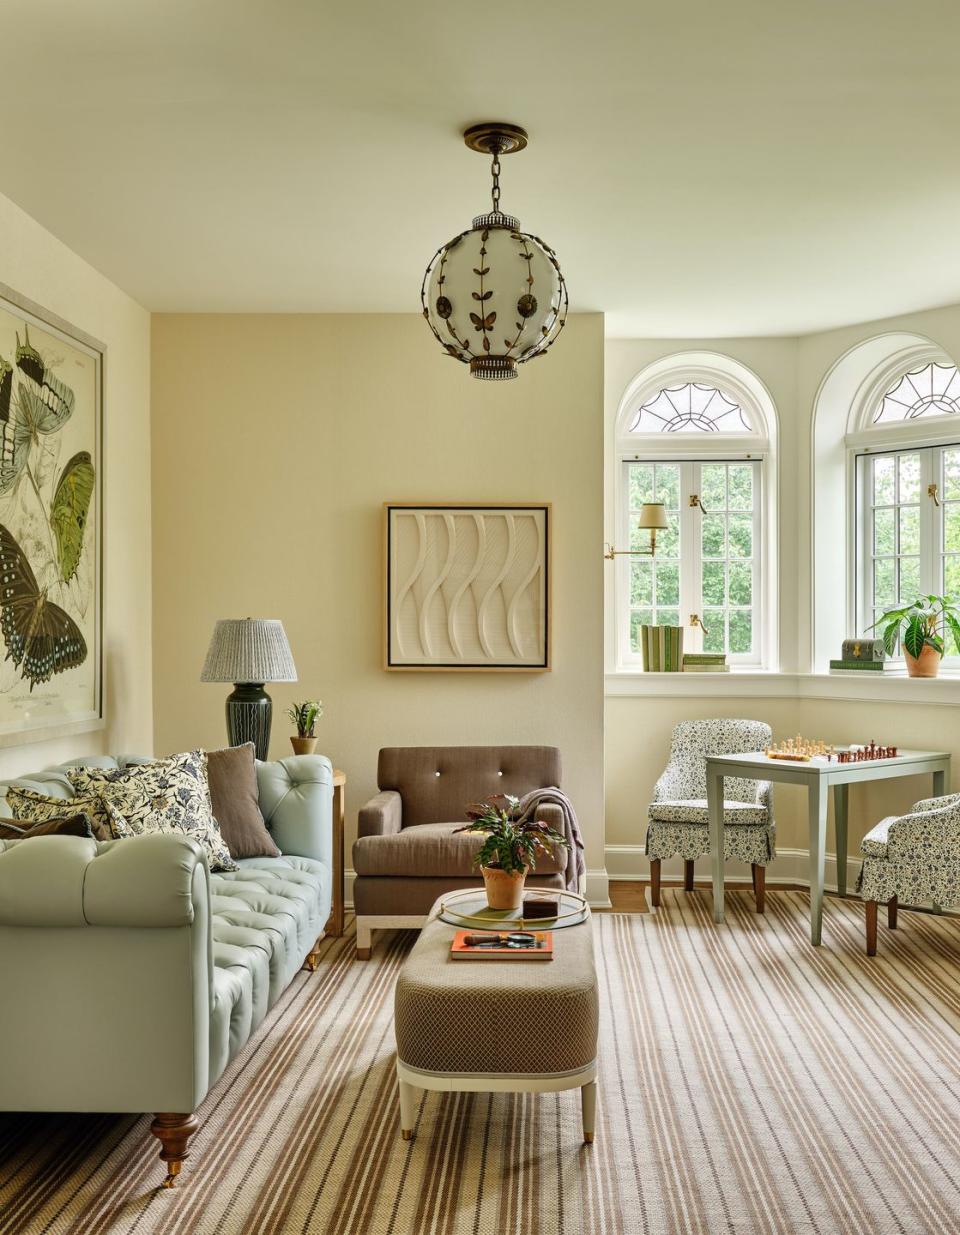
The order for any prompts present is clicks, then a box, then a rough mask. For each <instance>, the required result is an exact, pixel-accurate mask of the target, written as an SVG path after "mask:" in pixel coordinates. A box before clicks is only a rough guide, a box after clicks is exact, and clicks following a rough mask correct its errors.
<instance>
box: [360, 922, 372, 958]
mask: <svg viewBox="0 0 960 1235" xmlns="http://www.w3.org/2000/svg"><path fill="white" fill-rule="evenodd" d="M372 947H373V931H372V930H371V929H370V927H369V926H367V924H366V923H365V922H360V921H358V922H357V960H358V961H368V960H369V959H370V949H371V948H372Z"/></svg>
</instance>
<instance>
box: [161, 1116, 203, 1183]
mask: <svg viewBox="0 0 960 1235" xmlns="http://www.w3.org/2000/svg"><path fill="white" fill-rule="evenodd" d="M199 1127H200V1121H199V1119H197V1117H196V1115H176V1114H171V1113H169V1112H161V1113H160V1114H158V1115H157V1116H156V1118H155V1119H154V1121H153V1123H152V1124H151V1125H150V1131H151V1132H152V1133H153V1135H154V1136H155V1137H156V1138H157V1140H158V1141H159V1142H160V1146H161V1149H160V1160H161V1162H165V1163H166V1164H167V1176H166V1179H164V1181H163V1183H162V1184H161V1185H160V1186H161V1187H162V1188H172V1187H173V1186H174V1184H175V1183H176V1182H177V1176H178V1175H179V1174H180V1168H181V1166H183V1160H184V1158H186V1157H187V1154H188V1150H187V1143H188V1141H189V1140H190V1138H191V1136H193V1134H194V1132H196V1130H197V1129H198V1128H199Z"/></svg>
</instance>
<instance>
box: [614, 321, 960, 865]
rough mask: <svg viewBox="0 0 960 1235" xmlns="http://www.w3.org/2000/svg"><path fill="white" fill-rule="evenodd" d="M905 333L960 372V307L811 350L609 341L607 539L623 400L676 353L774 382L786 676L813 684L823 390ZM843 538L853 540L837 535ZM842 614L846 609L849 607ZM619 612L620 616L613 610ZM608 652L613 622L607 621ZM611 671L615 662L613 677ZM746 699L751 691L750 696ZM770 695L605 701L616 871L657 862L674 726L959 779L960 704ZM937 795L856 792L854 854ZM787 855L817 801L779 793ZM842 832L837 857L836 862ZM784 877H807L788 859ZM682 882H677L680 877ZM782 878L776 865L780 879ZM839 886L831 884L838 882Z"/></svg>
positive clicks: (862, 330)
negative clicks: (658, 788)
mask: <svg viewBox="0 0 960 1235" xmlns="http://www.w3.org/2000/svg"><path fill="white" fill-rule="evenodd" d="M894 330H908V331H915V332H916V333H918V334H920V335H925V336H927V337H929V338H930V339H932V340H933V341H934V342H936V343H939V344H940V345H941V346H942V347H943V348H944V349H945V350H946V351H947V353H948V354H949V355H951V356H953V357H954V359H956V360H958V361H960V307H958V306H953V307H949V308H945V309H935V310H930V311H928V312H924V313H916V314H911V315H908V316H904V317H898V318H895V319H885V320H883V321H876V322H867V323H863V324H861V325H858V326H853V327H848V328H845V329H843V330H835V331H830V332H826V333H823V334H816V335H809V336H806V337H804V338H801V339H727V340H710V341H704V340H679V341H676V340H674V341H662V340H609V341H608V343H607V349H606V366H605V408H606V453H607V528H608V535H609V528H610V526H611V519H612V502H611V496H610V494H611V490H612V484H611V468H612V457H613V437H612V434H613V424H614V419H615V417H616V412H617V406H618V404H619V400H620V397H621V395H622V393H623V390H624V389H625V387H626V386H627V384H628V383H629V381H630V380H631V378H632V377H634V376H635V374H636V373H637V372H638V371H639V370H640V369H642V368H643V367H645V366H646V365H647V364H649V363H650V362H651V361H653V360H655V359H657V358H658V357H660V356H663V355H669V354H671V353H674V352H681V351H689V350H692V349H696V350H701V349H702V350H714V351H718V352H721V353H724V354H726V355H729V356H732V357H734V358H735V359H737V360H739V361H741V362H742V363H744V364H746V365H747V366H749V367H750V368H751V369H753V371H754V372H755V373H756V374H757V375H758V376H759V377H760V378H761V379H762V380H763V381H764V383H765V384H766V386H767V388H768V389H769V391H770V393H771V394H772V396H773V399H774V402H775V403H776V405H777V409H778V412H779V417H780V429H781V444H782V445H781V452H780V466H779V478H780V485H781V502H780V615H781V630H780V635H781V668H782V669H783V670H785V671H786V672H787V673H788V674H793V673H797V672H799V673H801V674H803V673H806V672H808V671H809V666H810V663H811V643H810V638H811V635H810V631H811V601H810V596H811V580H812V577H813V575H812V570H813V565H812V562H811V547H810V535H809V528H810V509H811V493H812V487H813V478H812V476H811V468H810V459H811V440H812V424H813V409H814V405H815V401H816V395H817V391H818V389H819V387H820V385H821V383H822V381H823V380H824V378H825V376H826V375H827V373H828V372H829V371H830V368H831V367H832V366H833V365H834V364H835V363H836V361H837V360H838V359H839V358H840V357H842V356H843V355H844V354H845V352H847V351H848V350H849V349H850V348H851V347H853V346H855V345H856V344H858V343H860V342H862V341H863V340H865V339H869V338H871V337H873V336H876V335H879V334H882V333H886V332H888V331H894ZM838 534H839V535H843V530H842V529H838ZM838 603H842V599H841V600H839V601H838ZM608 609H609V606H608ZM605 629H606V631H607V636H608V643H609V634H610V631H611V614H610V612H609V611H608V613H607V618H606V622H605ZM610 667H612V666H611V665H610V662H609V660H608V668H610ZM795 681H796V679H791V678H785V679H784V685H783V693H784V695H785V696H795V694H796V690H795ZM741 690H742V688H741ZM769 695H770V688H768V689H766V690H765V691H764V694H763V695H760V694H759V693H758V694H757V696H756V697H755V698H750V697H739V698H723V697H722V696H719V695H717V694H716V693H714V691H713V690H711V692H710V694H708V695H704V696H701V697H686V698H645V697H622V696H618V697H613V696H608V697H607V699H606V701H605V717H606V725H605V757H606V774H605V783H606V824H607V835H606V845H607V865H608V868H609V869H610V872H611V874H613V875H616V874H620V875H629V874H634V875H636V874H643V873H645V871H646V861H645V859H644V858H643V856H642V854H641V852H640V850H639V848H635V847H637V846H641V845H642V843H643V835H644V830H645V829H644V814H645V812H644V808H645V804H646V802H647V801H648V800H649V796H650V791H651V789H652V786H653V783H654V781H655V780H656V778H657V776H658V775H659V773H660V771H661V770H662V768H663V765H664V763H665V761H666V758H667V753H668V750H669V743H670V732H671V730H672V728H673V725H674V724H675V723H676V722H677V721H679V720H683V719H689V718H695V717H706V716H750V717H754V718H756V719H759V720H766V721H767V722H768V723H769V724H771V725H772V726H773V728H774V731H775V733H777V734H779V735H781V736H785V735H788V734H792V733H796V732H798V731H799V732H802V733H804V734H807V735H810V736H817V737H821V736H822V737H824V738H825V739H826V740H827V741H857V740H862V739H869V738H871V737H874V738H876V739H877V740H879V741H889V742H893V743H896V744H897V745H900V746H912V747H914V748H928V749H938V750H939V749H946V750H949V751H950V752H951V754H952V755H953V757H954V760H955V761H956V765H955V766H956V770H955V773H954V779H955V781H956V779H957V778H958V777H960V724H958V716H957V709H956V708H955V707H953V706H951V705H948V704H947V705H930V704H924V703H914V702H905V703H901V702H898V703H880V704H878V703H867V702H855V701H837V700H827V699H815V698H803V699H799V698H796V697H784V698H772V697H769ZM929 792H930V785H929V783H928V782H927V781H926V780H924V779H917V778H914V779H911V780H905V781H898V782H891V781H887V782H884V783H883V785H882V786H880V787H875V788H872V789H871V788H869V787H864V788H855V789H854V790H852V791H851V795H850V848H851V852H852V853H853V854H856V849H857V846H858V844H859V841H860V838H861V837H862V835H863V833H864V832H865V831H866V830H867V829H868V828H869V827H871V826H872V825H873V824H874V823H875V822H876V821H877V820H878V819H880V818H881V817H882V816H883V815H885V814H889V813H890V812H891V811H897V810H901V809H904V808H906V807H907V806H909V805H910V803H911V802H913V801H915V800H916V799H917V798H919V797H922V796H927V795H928V794H929ZM776 814H777V823H778V846H779V847H780V848H781V849H782V850H806V848H807V822H806V800H805V796H804V795H803V793H802V792H801V791H799V790H796V789H794V788H792V787H787V786H780V787H778V788H777V790H776ZM832 849H833V843H832V833H831V834H830V836H829V837H828V850H830V851H832ZM779 869H780V873H783V871H784V870H786V871H789V872H791V873H792V872H794V871H795V870H797V869H801V870H802V863H799V865H798V863H797V862H793V864H792V865H791V862H790V859H789V855H787V856H786V857H785V858H784V860H783V861H781V863H780V868H779ZM670 873H675V872H670ZM770 874H771V876H772V877H774V878H776V877H777V874H778V869H777V867H776V866H775V867H774V868H772V870H771V872H770ZM828 878H829V874H828Z"/></svg>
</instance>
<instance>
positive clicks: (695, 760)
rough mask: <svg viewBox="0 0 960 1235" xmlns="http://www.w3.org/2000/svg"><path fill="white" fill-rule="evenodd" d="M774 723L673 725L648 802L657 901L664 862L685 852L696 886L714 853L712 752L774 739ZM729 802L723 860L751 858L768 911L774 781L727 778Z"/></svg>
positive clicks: (743, 749) (741, 750)
mask: <svg viewBox="0 0 960 1235" xmlns="http://www.w3.org/2000/svg"><path fill="white" fill-rule="evenodd" d="M772 736H773V734H772V732H771V730H770V726H769V725H765V724H763V723H762V721H758V720H684V721H681V722H680V724H679V725H677V726H676V728H675V729H674V731H673V740H672V742H671V744H670V762H669V763H668V764H667V767H666V770H665V771H664V773H663V775H662V776H661V777H660V779H659V780H658V781H657V783H656V785H655V787H654V790H653V801H652V802H651V803H650V806H649V808H648V819H649V822H648V825H647V857H648V858H649V859H650V900H651V902H652V903H653V905H654V906H655V907H656V906H657V905H659V904H660V863H661V862H662V861H663V859H664V858H675V857H680V858H683V862H684V879H683V886H684V888H685V889H686V890H687V891H688V892H689V891H691V890H692V889H693V863H694V860H695V859H696V858H700V857H703V856H704V855H706V854H708V853H709V852H710V827H709V819H708V816H707V765H706V756H707V755H734V754H745V753H747V752H749V751H758V750H763V749H764V748H765V747H767V746H769V745H770V740H771V738H772ZM724 792H725V793H729V794H730V798H729V799H726V800H725V801H724V803H723V823H724V858H725V859H727V858H738V859H740V860H741V861H743V862H749V863H750V865H751V869H752V872H753V890H754V894H755V896H756V901H757V913H763V901H764V890H765V882H766V867H767V863H768V862H770V861H772V859H773V856H774V834H775V829H774V822H773V794H772V792H771V789H770V782H769V781H765V780H741V779H739V778H736V777H729V776H728V777H726V778H725V780H724Z"/></svg>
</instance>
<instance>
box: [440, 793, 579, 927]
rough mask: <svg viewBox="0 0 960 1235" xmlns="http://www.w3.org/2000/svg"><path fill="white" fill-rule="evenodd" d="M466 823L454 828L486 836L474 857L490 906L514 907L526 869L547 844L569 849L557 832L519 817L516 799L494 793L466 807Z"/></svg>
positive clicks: (532, 867) (518, 897)
mask: <svg viewBox="0 0 960 1235" xmlns="http://www.w3.org/2000/svg"><path fill="white" fill-rule="evenodd" d="M467 818H468V819H469V820H470V822H469V823H467V824H465V825H464V826H463V827H462V828H457V831H458V832H480V833H483V834H485V837H486V839H485V840H484V842H483V844H482V845H481V846H480V849H479V850H478V852H477V854H476V856H475V857H474V859H473V861H474V865H475V866H479V867H480V870H481V872H482V874H483V882H484V885H485V887H486V890H487V904H488V905H489V906H490V908H491V909H517V908H519V906H520V902H521V901H522V900H523V885H524V882H525V880H526V878H527V872H528V871H532V870H533V869H534V868H535V867H536V865H537V857H538V855H539V854H544V853H548V852H549V847H550V846H551V845H559V846H560V847H561V848H563V849H569V847H570V846H569V845H568V844H567V841H566V839H565V838H564V837H562V836H561V835H560V833H559V832H555V831H554V830H553V828H550V827H547V825H546V824H545V823H540V822H539V821H537V820H535V819H521V818H520V799H519V798H515V797H512V796H511V795H509V794H500V793H498V794H494V795H493V797H490V798H486V799H485V800H484V801H483V802H477V803H476V804H475V805H473V806H468V807H467Z"/></svg>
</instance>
